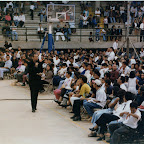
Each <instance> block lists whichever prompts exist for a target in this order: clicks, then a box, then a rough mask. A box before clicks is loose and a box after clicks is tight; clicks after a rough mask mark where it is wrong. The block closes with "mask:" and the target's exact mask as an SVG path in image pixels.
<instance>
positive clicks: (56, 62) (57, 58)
mask: <svg viewBox="0 0 144 144" xmlns="http://www.w3.org/2000/svg"><path fill="white" fill-rule="evenodd" d="M53 62H54V65H55V66H57V65H58V64H59V63H60V59H59V57H58V55H56V57H54V58H53Z"/></svg>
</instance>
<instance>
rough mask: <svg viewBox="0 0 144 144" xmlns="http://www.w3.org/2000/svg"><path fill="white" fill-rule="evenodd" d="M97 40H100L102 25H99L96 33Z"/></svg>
mask: <svg viewBox="0 0 144 144" xmlns="http://www.w3.org/2000/svg"><path fill="white" fill-rule="evenodd" d="M95 37H96V41H99V40H100V26H99V25H98V26H97V28H96V33H95Z"/></svg>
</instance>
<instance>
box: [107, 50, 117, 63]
mask: <svg viewBox="0 0 144 144" xmlns="http://www.w3.org/2000/svg"><path fill="white" fill-rule="evenodd" d="M114 58H115V53H114V51H113V48H112V47H110V48H109V55H108V61H111V60H114Z"/></svg>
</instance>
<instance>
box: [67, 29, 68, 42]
mask: <svg viewBox="0 0 144 144" xmlns="http://www.w3.org/2000/svg"><path fill="white" fill-rule="evenodd" d="M67 42H68V29H67Z"/></svg>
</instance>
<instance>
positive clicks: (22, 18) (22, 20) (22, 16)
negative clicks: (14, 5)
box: [19, 12, 25, 27]
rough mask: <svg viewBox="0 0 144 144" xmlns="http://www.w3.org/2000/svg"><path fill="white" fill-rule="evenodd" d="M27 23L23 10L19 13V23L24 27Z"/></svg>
mask: <svg viewBox="0 0 144 144" xmlns="http://www.w3.org/2000/svg"><path fill="white" fill-rule="evenodd" d="M24 23H25V15H24V14H23V12H21V14H20V15H19V25H20V27H23V25H24Z"/></svg>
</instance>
